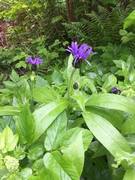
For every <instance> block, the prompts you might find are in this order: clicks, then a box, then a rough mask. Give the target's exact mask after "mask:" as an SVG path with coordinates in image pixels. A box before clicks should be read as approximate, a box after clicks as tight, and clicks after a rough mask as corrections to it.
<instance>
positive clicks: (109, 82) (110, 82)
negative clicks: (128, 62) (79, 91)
mask: <svg viewBox="0 0 135 180" xmlns="http://www.w3.org/2000/svg"><path fill="white" fill-rule="evenodd" d="M116 83H117V78H116V77H115V76H114V75H113V74H111V75H109V76H107V78H106V79H105V82H104V84H103V86H102V88H103V89H105V90H107V91H109V90H110V89H111V88H112V87H115V85H116Z"/></svg>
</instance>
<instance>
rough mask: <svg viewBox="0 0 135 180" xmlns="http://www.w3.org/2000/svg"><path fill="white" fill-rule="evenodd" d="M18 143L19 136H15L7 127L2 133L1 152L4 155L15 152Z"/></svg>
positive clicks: (0, 138)
mask: <svg viewBox="0 0 135 180" xmlns="http://www.w3.org/2000/svg"><path fill="white" fill-rule="evenodd" d="M17 143H18V135H17V134H16V135H14V134H13V132H12V130H11V129H10V128H9V127H6V128H5V129H4V130H3V132H2V133H0V150H1V151H2V152H3V153H7V152H8V151H13V150H14V149H15V147H16V145H17Z"/></svg>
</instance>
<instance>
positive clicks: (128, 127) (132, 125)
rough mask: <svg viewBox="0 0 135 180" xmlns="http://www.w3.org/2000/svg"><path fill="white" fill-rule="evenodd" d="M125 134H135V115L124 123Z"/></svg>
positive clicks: (123, 130)
mask: <svg viewBox="0 0 135 180" xmlns="http://www.w3.org/2000/svg"><path fill="white" fill-rule="evenodd" d="M121 130H122V133H123V134H134V133H135V115H131V116H129V117H128V119H127V120H126V121H125V122H124V124H123V125H122V129H121Z"/></svg>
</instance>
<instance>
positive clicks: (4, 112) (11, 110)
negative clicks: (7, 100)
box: [0, 106, 20, 116]
mask: <svg viewBox="0 0 135 180" xmlns="http://www.w3.org/2000/svg"><path fill="white" fill-rule="evenodd" d="M19 112H20V110H19V108H17V107H14V106H2V107H0V116H10V115H13V116H14V115H17V114H18V113H19Z"/></svg>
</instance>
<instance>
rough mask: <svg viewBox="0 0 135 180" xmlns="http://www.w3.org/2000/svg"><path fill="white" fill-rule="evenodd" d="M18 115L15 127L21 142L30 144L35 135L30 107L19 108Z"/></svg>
mask: <svg viewBox="0 0 135 180" xmlns="http://www.w3.org/2000/svg"><path fill="white" fill-rule="evenodd" d="M20 111H21V112H20V114H19V116H17V117H16V126H17V130H18V132H19V134H20V139H21V140H22V142H28V143H30V144H31V143H32V141H33V138H34V133H35V120H34V117H33V114H32V113H31V111H30V105H29V104H25V105H22V106H21V107H20Z"/></svg>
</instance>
